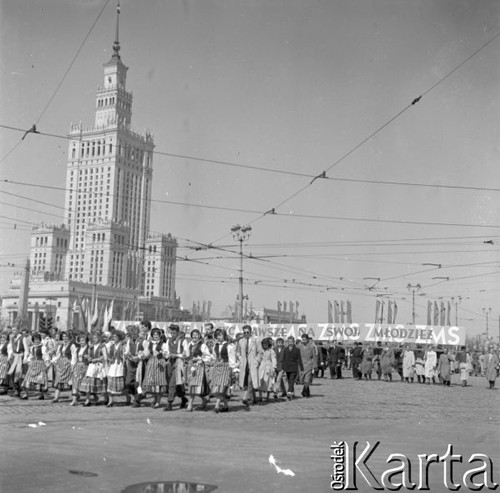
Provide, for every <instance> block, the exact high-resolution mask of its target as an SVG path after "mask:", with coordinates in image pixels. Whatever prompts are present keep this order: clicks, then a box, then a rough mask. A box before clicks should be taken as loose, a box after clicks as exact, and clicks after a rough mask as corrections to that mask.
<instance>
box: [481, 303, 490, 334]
mask: <svg viewBox="0 0 500 493" xmlns="http://www.w3.org/2000/svg"><path fill="white" fill-rule="evenodd" d="M483 313H484V314H485V315H486V341H488V340H489V335H490V334H489V328H488V315H489V314H490V313H491V308H483Z"/></svg>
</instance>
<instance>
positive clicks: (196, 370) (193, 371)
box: [186, 363, 210, 397]
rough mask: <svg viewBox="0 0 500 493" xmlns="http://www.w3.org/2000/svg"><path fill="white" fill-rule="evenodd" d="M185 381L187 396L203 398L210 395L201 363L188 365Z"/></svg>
mask: <svg viewBox="0 0 500 493" xmlns="http://www.w3.org/2000/svg"><path fill="white" fill-rule="evenodd" d="M186 380H187V382H186V383H187V387H188V394H191V395H200V396H202V397H204V396H206V395H208V394H209V393H210V390H209V388H208V381H207V376H206V374H205V365H204V364H203V363H195V364H193V365H191V364H189V365H188V367H187V379H186Z"/></svg>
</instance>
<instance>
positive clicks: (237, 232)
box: [231, 224, 252, 323]
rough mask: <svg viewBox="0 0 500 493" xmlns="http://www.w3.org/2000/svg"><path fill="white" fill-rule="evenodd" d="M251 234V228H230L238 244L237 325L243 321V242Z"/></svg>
mask: <svg viewBox="0 0 500 493" xmlns="http://www.w3.org/2000/svg"><path fill="white" fill-rule="evenodd" d="M251 232H252V227H251V226H240V225H239V224H237V225H236V226H233V227H232V228H231V233H232V235H233V238H234V239H235V240H236V241H239V242H240V277H239V285H240V294H239V307H238V323H241V322H242V321H243V242H244V241H245V240H247V239H248V238H250V233H251Z"/></svg>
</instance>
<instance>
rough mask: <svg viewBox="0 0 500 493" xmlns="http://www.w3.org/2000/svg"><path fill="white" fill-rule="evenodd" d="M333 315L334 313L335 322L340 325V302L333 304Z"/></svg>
mask: <svg viewBox="0 0 500 493" xmlns="http://www.w3.org/2000/svg"><path fill="white" fill-rule="evenodd" d="M333 313H334V319H333V320H334V322H335V323H336V324H338V323H339V322H340V316H339V302H338V301H337V300H335V301H334V302H333Z"/></svg>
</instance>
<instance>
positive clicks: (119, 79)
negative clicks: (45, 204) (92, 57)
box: [66, 6, 154, 293]
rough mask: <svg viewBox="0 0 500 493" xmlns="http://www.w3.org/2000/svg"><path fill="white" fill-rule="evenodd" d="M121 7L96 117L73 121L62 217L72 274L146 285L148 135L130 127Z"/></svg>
mask: <svg viewBox="0 0 500 493" xmlns="http://www.w3.org/2000/svg"><path fill="white" fill-rule="evenodd" d="M119 17H120V7H119V6H118V8H117V13H116V35H115V41H114V43H113V55H112V56H111V59H110V60H109V61H108V62H107V63H105V64H104V73H103V83H102V85H100V86H99V87H98V89H97V95H96V104H95V122H94V125H93V126H92V127H89V128H84V127H83V126H82V124H81V123H79V124H76V125H71V129H70V133H69V137H70V142H69V152H68V166H67V176H66V186H67V188H68V190H69V192H68V193H67V195H66V210H67V212H66V222H67V224H68V225H69V228H70V230H71V238H70V242H69V252H68V256H67V260H66V272H67V274H68V277H69V279H70V280H77V281H83V282H90V283H97V284H103V285H110V286H116V287H120V288H127V289H134V290H139V291H141V293H142V292H143V291H144V286H143V284H144V274H143V266H144V250H145V242H146V239H147V235H148V231H149V223H150V203H151V202H150V199H151V187H152V175H153V149H154V142H153V137H152V135H151V134H150V133H149V132H146V133H145V134H142V135H141V134H139V133H137V132H134V131H133V130H132V129H131V122H132V93H131V92H128V91H127V88H126V83H127V70H128V68H127V67H126V66H125V65H124V64H123V62H122V60H121V56H120V41H119Z"/></svg>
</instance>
